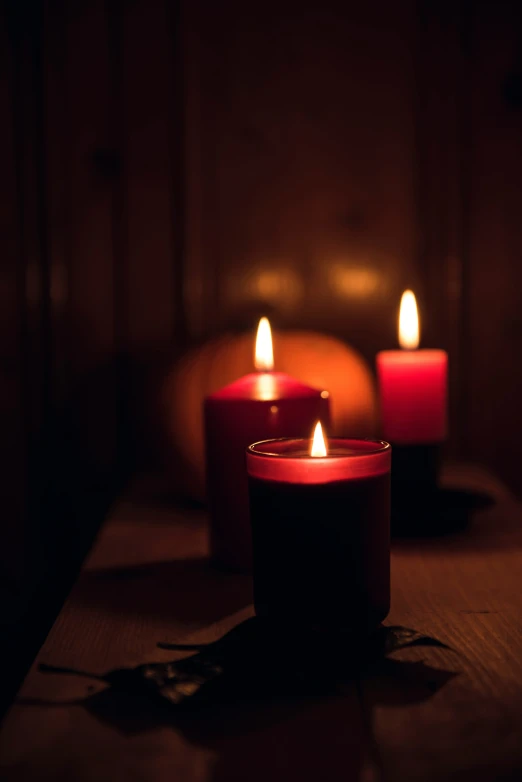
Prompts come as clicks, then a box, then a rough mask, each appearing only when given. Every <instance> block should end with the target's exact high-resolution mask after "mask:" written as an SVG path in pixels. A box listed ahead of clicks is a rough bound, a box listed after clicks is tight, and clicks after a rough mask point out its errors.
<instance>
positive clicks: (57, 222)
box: [0, 0, 522, 621]
mask: <svg viewBox="0 0 522 782" xmlns="http://www.w3.org/2000/svg"><path fill="white" fill-rule="evenodd" d="M0 35H1V41H0V57H1V60H2V67H1V71H0V105H1V110H2V117H3V121H2V123H0V134H1V144H0V156H1V161H2V164H1V171H2V176H1V177H0V202H1V213H0V214H1V223H0V225H1V228H2V230H1V252H2V263H1V267H0V268H1V271H0V283H1V284H0V295H1V303H2V315H3V318H2V326H1V331H0V349H1V358H2V361H1V380H2V384H1V386H2V387H1V399H2V403H3V404H2V439H1V449H2V451H1V453H2V458H1V463H2V470H3V477H4V480H3V487H2V492H3V495H2V506H3V508H4V519H5V520H4V524H3V529H4V532H3V535H4V538H3V541H4V540H5V541H7V545H2V555H1V562H2V571H3V572H2V591H3V594H4V595H5V596H6V599H5V600H4V602H5V605H6V606H10V611H11V614H12V616H13V617H14V619H13V621H15V620H16V621H17V620H18V619H19V617H20V616H21V615H22V614H23V612H24V611H25V610H26V608H27V606H28V605H29V603H30V602H31V596H32V595H34V593H35V591H37V589H38V585H40V584H43V583H47V582H48V577H49V574H50V573H55V572H61V570H60V568H62V567H63V563H64V561H65V562H67V563H69V571H70V573H71V574H72V573H73V572H74V569H75V567H76V564H75V563H77V561H78V558H79V557H81V555H82V553H83V552H84V551H85V548H86V546H87V544H88V541H89V539H90V536H92V534H93V532H94V530H95V528H96V524H97V523H98V522H99V519H100V518H101V516H102V515H103V509H104V508H105V507H106V504H107V502H108V501H109V499H110V497H111V496H113V494H114V491H115V490H116V488H117V486H118V485H120V483H121V481H122V480H123V479H124V478H125V476H126V475H128V473H129V472H130V471H131V470H132V469H133V468H134V467H135V466H136V464H139V463H140V460H141V455H142V454H143V453H144V452H146V447H145V444H146V440H147V438H146V437H144V432H143V428H144V418H143V416H142V415H141V412H140V411H141V410H142V409H143V407H144V405H145V400H146V399H147V395H146V388H147V387H148V384H149V383H150V379H151V378H154V377H155V376H156V373H157V372H158V371H160V370H161V368H162V367H163V366H164V364H165V361H166V360H168V359H169V357H173V356H175V355H177V354H178V353H179V352H180V351H181V350H182V349H183V348H184V347H185V346H186V345H188V344H191V343H193V342H196V341H198V340H201V339H204V338H205V337H207V336H209V335H212V334H214V333H216V332H218V331H221V330H225V329H229V328H252V327H253V325H254V323H255V319H256V317H257V316H258V314H259V313H261V312H269V313H270V314H271V315H272V318H273V320H274V322H275V324H276V325H278V326H280V327H290V326H303V327H307V326H309V327H315V328H318V329H321V330H325V331H328V332H332V333H334V334H337V335H339V336H341V337H343V338H344V339H346V340H348V341H349V342H351V343H352V344H353V345H355V346H356V347H357V348H359V349H360V350H361V351H362V353H363V354H364V355H365V356H366V357H367V359H368V360H369V361H371V362H373V360H374V356H375V352H376V351H377V350H378V349H381V348H387V347H393V346H395V344H396V334H395V331H396V315H397V307H398V301H399V298H400V294H401V292H402V290H403V289H404V288H405V287H406V286H411V287H413V288H414V289H415V290H416V291H417V293H418V296H419V300H420V306H421V308H422V315H423V327H424V329H423V335H424V338H423V344H424V345H426V346H443V347H446V348H447V349H448V350H449V351H450V360H451V433H452V434H451V441H450V443H449V446H448V453H449V455H451V456H454V457H459V458H468V459H470V460H476V461H481V462H483V463H485V464H487V465H488V466H490V467H491V468H492V469H494V470H495V471H496V472H497V473H498V474H499V475H500V477H502V478H503V479H505V480H506V481H507V482H508V483H509V484H510V485H511V486H512V487H513V488H514V489H515V490H520V487H519V471H520V466H521V462H522V445H521V438H520V433H521V431H522V406H521V405H520V401H519V400H520V399H521V398H522V375H521V372H520V368H519V367H520V353H521V335H522V329H521V316H520V313H521V312H522V293H521V290H522V285H521V283H522V279H521V277H522V271H521V263H520V260H521V259H520V256H521V242H520V230H519V222H520V217H519V215H520V205H521V192H520V187H521V185H520V183H521V175H522V170H521V168H522V166H521V164H522V157H521V156H522V151H521V145H520V141H521V134H520V132H521V121H522V120H521V117H522V97H521V96H522V28H521V25H520V14H519V4H518V3H516V2H498V3H494V2H485V0H480V1H479V0H477V2H464V1H461V2H457V3H454V2H453V3H450V2H439V3H435V2H428V1H427V0H419V1H418V2H414V0H403V1H402V2H396V3H389V2H385V0H372V2H368V3H349V2H346V1H344V2H341V0H327V1H326V2H323V3H312V2H309V3H307V2H297V0H286V1H285V2H275V0H266V2H262V3H261V2H254V3H250V4H248V3H244V2H240V1H239V0H221V2H213V1H212V0H186V2H185V1H184V0H183V1H182V2H181V1H180V2H170V0H127V1H125V0H105V2H104V1H103V0H33V2H30V1H29V0H16V2H15V1H14V0H13V1H12V2H6V3H4V5H3V7H2V24H1V26H0ZM148 456H150V451H149V453H148ZM60 563H61V564H60ZM63 583H65V582H63ZM62 591H63V587H62ZM57 594H61V592H60V588H58V587H57ZM27 610H28V609H27ZM8 613H9V612H8ZM11 614H9V615H11Z"/></svg>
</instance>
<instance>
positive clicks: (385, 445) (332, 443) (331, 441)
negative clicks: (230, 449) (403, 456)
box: [246, 437, 391, 462]
mask: <svg viewBox="0 0 522 782" xmlns="http://www.w3.org/2000/svg"><path fill="white" fill-rule="evenodd" d="M312 439H313V438H311V437H271V438H269V439H268V440H258V441H257V442H255V443H252V444H251V445H249V446H247V449H246V451H247V454H252V455H253V456H256V457H260V458H266V459H300V460H305V459H309V460H310V461H311V462H325V461H327V460H333V459H361V458H365V457H367V456H375V454H378V453H386V451H391V445H390V443H389V442H387V441H386V440H382V439H380V438H379V439H377V438H374V437H329V438H328V448H329V450H328V453H327V454H326V456H321V457H315V456H311V455H310V452H309V450H310V449H309V448H308V449H307V451H306V454H304V455H301V456H299V455H298V454H296V453H295V452H294V453H292V452H290V453H273V452H267V451H258V450H255V449H256V446H260V445H265V444H266V443H284V442H287V443H290V442H295V443H306V444H308V445H309V444H310V443H311V442H312ZM339 443H343V444H345V443H374V444H375V445H379V446H380V447H378V448H372V449H371V450H370V449H369V450H367V451H366V450H362V451H358V452H357V453H335V448H336V446H337V447H338V444H339Z"/></svg>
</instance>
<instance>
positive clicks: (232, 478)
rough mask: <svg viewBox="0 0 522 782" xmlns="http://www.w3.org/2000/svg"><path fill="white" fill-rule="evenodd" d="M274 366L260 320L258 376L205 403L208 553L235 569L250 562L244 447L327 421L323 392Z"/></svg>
mask: <svg viewBox="0 0 522 782" xmlns="http://www.w3.org/2000/svg"><path fill="white" fill-rule="evenodd" d="M273 363H274V362H273V352H272V336H271V333H270V324H269V323H268V320H267V319H266V318H262V319H261V321H260V322H259V328H258V332H257V339H256V349H255V366H256V369H257V372H253V373H252V374H249V375H245V377H242V378H240V379H239V380H236V381H235V382H234V383H231V384H230V385H228V386H225V388H222V389H221V390H220V391H217V392H216V393H214V394H210V396H208V397H207V398H206V399H205V402H204V422H205V448H206V473H207V499H208V505H209V512H210V534H211V555H212V558H213V559H214V560H215V561H216V562H218V563H220V564H222V565H225V566H227V567H230V568H233V569H238V570H248V569H249V568H250V567H251V564H252V536H251V530H250V520H249V513H248V485H247V477H246V471H245V449H246V447H247V446H248V445H250V443H253V442H256V441H257V440H263V439H268V438H274V437H285V436H292V437H303V436H306V435H307V434H308V433H309V432H310V430H311V429H312V426H313V424H314V422H315V421H317V419H318V418H321V419H322V420H323V421H327V420H329V402H328V392H327V391H321V390H317V389H315V388H311V387H310V386H307V385H305V384H304V383H301V382H299V381H298V380H295V379H294V378H292V377H289V376H288V375H285V374H283V373H282V372H274V371H273Z"/></svg>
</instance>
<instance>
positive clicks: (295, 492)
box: [247, 438, 391, 631]
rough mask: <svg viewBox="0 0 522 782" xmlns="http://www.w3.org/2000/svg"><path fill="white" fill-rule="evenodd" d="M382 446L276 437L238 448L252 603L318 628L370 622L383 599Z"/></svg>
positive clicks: (385, 474) (386, 483)
mask: <svg viewBox="0 0 522 782" xmlns="http://www.w3.org/2000/svg"><path fill="white" fill-rule="evenodd" d="M390 466H391V446H390V445H389V444H388V443H386V442H384V441H383V440H352V439H331V440H330V441H329V450H328V455H327V456H323V457H313V456H311V455H310V440H297V439H289V438H284V439H278V440H265V441H263V442H259V443H254V444H253V445H250V446H249V447H248V449H247V472H248V483H249V498H250V520H251V525H252V538H253V565H254V605H255V610H256V614H257V616H259V617H264V618H267V619H270V620H272V621H274V622H278V623H284V624H285V625H287V626H288V625H297V626H300V627H303V626H305V627H310V628H314V629H319V630H323V629H324V630H337V631H339V630H341V631H352V630H359V631H360V630H361V629H366V630H371V629H372V628H375V627H376V626H378V625H379V624H380V622H381V621H382V620H383V619H384V618H385V617H386V616H387V614H388V611H389V608H390Z"/></svg>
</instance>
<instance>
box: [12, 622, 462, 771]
mask: <svg viewBox="0 0 522 782" xmlns="http://www.w3.org/2000/svg"><path fill="white" fill-rule="evenodd" d="M261 629H262V630H263V633H264V635H263V636H262V635H260V630H259V622H258V620H255V619H252V620H247V621H246V622H243V623H242V624H241V625H238V626H237V627H236V628H234V630H232V631H230V633H228V634H227V635H226V636H224V637H223V638H222V639H219V640H218V641H216V642H214V643H213V644H209V645H208V646H205V647H196V648H199V651H198V653H197V654H195V655H193V656H192V657H188V658H183V659H181V660H177V661H173V662H172V663H159V664H154V663H151V664H145V665H144V666H138V668H137V669H120V670H116V671H112V672H109V673H108V674H106V675H105V676H93V677H92V678H93V679H98V680H101V681H103V682H104V683H108V684H109V686H108V687H106V688H105V689H103V690H101V691H98V692H95V693H93V694H91V695H89V696H87V697H86V698H79V699H74V700H71V701H67V702H61V703H57V702H49V701H39V700H29V699H20V700H19V701H18V703H20V704H25V705H33V706H51V707H53V708H57V707H62V708H70V707H71V706H81V707H82V708H84V709H86V710H87V711H88V712H89V713H90V714H91V715H93V716H94V717H95V718H96V719H97V720H99V721H101V722H103V723H104V724H107V725H110V726H111V727H113V728H115V729H117V730H118V731H119V732H121V733H123V734H124V735H129V736H130V735H136V734H140V733H144V732H150V731H154V730H156V729H158V728H160V727H171V728H173V729H174V730H176V731H177V732H178V733H180V734H181V735H182V736H183V737H184V738H185V739H186V740H187V741H188V742H189V743H191V744H192V745H194V746H196V747H202V748H205V749H208V750H211V751H212V752H213V753H215V754H216V755H217V758H218V759H217V763H216V766H215V768H214V772H213V779H214V780H215V782H221V781H223V782H224V781H225V780H227V782H228V780H233V779H238V780H239V779H248V780H254V781H255V780H266V779H270V778H275V779H294V778H296V779H297V778H299V779H301V780H314V782H315V780H317V779H321V780H330V779H331V780H334V779H335V780H337V779H338V778H339V772H340V770H341V771H342V774H343V778H344V779H347V780H349V779H352V778H353V779H359V778H360V772H361V770H362V768H363V767H364V764H365V763H366V762H367V761H368V736H367V727H366V723H367V720H368V718H367V716H366V714H365V713H366V712H367V711H368V708H370V710H371V709H372V708H373V707H375V706H376V705H379V704H387V705H395V706H397V705H407V704H411V703H419V702H422V701H424V700H427V699H428V698H430V697H431V696H432V695H433V694H434V693H436V692H437V691H438V690H440V688H441V687H443V686H444V685H445V684H446V683H447V682H448V681H449V680H450V679H451V678H452V677H453V676H454V675H455V673H454V672H451V671H447V670H441V669H437V668H433V667H431V666H429V665H427V664H425V663H424V662H409V661H401V660H396V659H390V658H389V657H385V656H382V655H386V654H388V653H389V652H393V651H396V650H398V649H401V648H405V647H407V646H418V645H423V646H438V647H442V648H445V647H444V644H441V643H440V642H438V641H437V640H436V639H433V638H430V637H427V636H423V635H421V634H419V633H416V632H415V631H412V630H408V629H406V628H400V627H388V628H381V631H379V633H378V638H377V636H376V638H377V642H376V643H374V642H373V640H372V642H371V645H370V644H369V643H368V644H366V645H361V640H360V639H359V642H357V639H355V641H350V643H349V644H339V645H338V646H336V645H331V644H327V645H325V644H324V643H323V641H322V637H320V638H318V639H314V638H312V639H310V638H309V636H306V641H305V643H303V642H301V641H300V642H299V643H298V644H291V645H290V644H286V645H285V644H283V652H281V651H280V648H281V644H280V638H279V636H278V637H277V639H276V640H275V641H274V640H273V639H274V636H271V635H270V636H269V635H267V634H266V633H265V632H264V628H261ZM263 638H264V641H263ZM372 638H373V636H372ZM258 641H260V645H259V644H258V643H257V642H258ZM164 646H168V645H167V644H165V645H164ZM171 648H172V649H173V650H174V649H177V650H178V651H184V650H185V649H186V647H180V646H178V645H175V646H174V645H172V647H171ZM321 649H323V651H322V652H321ZM377 649H378V655H379V656H378V657H376V658H374V659H373V661H371V662H370V663H366V662H365V661H366V657H367V653H368V652H369V651H371V650H373V651H374V652H376V650H377ZM270 650H271V651H270ZM314 663H315V664H314ZM217 669H219V672H218V675H217V676H216V670H217ZM41 670H43V671H44V672H46V673H51V674H57V673H62V674H73V675H74V674H76V675H80V676H84V675H87V676H89V675H90V674H83V673H82V672H79V671H72V670H70V669H60V668H55V667H52V666H41ZM205 676H206V677H207V682H206V685H205V686H204V687H203V689H202V690H201V692H199V693H198V692H197V690H196V694H197V695H201V694H202V697H194V695H193V694H192V692H193V691H190V687H191V686H192V685H194V684H200V681H201V679H202V678H205ZM155 677H156V678H155ZM368 690H370V691H371V700H369V703H371V705H370V706H369V707H368V704H367V703H366V702H365V701H366V698H363V701H362V702H361V697H362V696H361V693H363V692H364V693H366V692H367V691H368ZM363 714H364V716H363Z"/></svg>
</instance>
